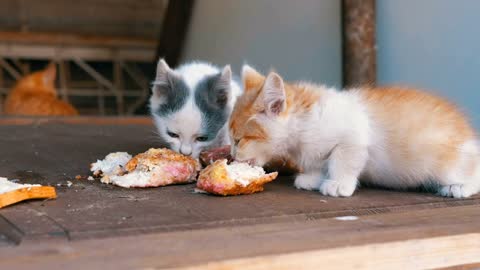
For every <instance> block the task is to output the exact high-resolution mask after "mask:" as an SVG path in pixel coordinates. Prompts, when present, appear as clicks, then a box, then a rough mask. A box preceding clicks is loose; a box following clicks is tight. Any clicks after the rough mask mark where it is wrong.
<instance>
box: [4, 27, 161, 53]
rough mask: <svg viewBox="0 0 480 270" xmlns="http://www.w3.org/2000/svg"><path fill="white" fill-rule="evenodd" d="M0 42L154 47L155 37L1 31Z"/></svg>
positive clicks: (155, 43)
mask: <svg viewBox="0 0 480 270" xmlns="http://www.w3.org/2000/svg"><path fill="white" fill-rule="evenodd" d="M0 43H8V44H11V43H13V44H39V45H56V46H85V47H109V48H144V49H154V48H155V46H156V45H157V41H156V40H154V39H146V38H137V37H127V36H124V37H122V36H98V35H86V34H83V35H82V34H71V33H46V32H14V31H0Z"/></svg>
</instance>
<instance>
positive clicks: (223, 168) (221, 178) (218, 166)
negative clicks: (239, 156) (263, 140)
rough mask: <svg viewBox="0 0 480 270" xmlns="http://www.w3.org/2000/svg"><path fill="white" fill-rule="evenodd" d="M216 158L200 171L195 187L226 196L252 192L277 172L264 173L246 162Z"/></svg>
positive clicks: (260, 189)
mask: <svg viewBox="0 0 480 270" xmlns="http://www.w3.org/2000/svg"><path fill="white" fill-rule="evenodd" d="M227 162H228V161H227V160H226V159H222V160H217V161H215V162H214V163H212V164H211V165H209V166H207V167H206V168H205V169H203V170H202V171H201V172H200V176H199V177H198V180H197V189H199V190H201V191H205V192H208V193H212V194H216V195H222V196H228V195H241V194H252V193H255V192H260V191H263V186H264V185H265V184H266V183H268V182H271V181H273V180H274V179H275V178H276V177H277V175H278V173H277V172H273V173H269V174H265V171H264V170H263V168H261V167H256V166H250V165H249V164H247V163H239V162H233V163H231V164H230V165H229V164H227Z"/></svg>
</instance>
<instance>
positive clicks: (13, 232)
mask: <svg viewBox="0 0 480 270" xmlns="http://www.w3.org/2000/svg"><path fill="white" fill-rule="evenodd" d="M22 237H23V232H22V231H21V230H20V229H19V228H18V227H17V226H15V224H13V223H12V222H10V221H9V220H8V219H6V218H5V217H4V216H2V215H0V246H2V245H4V244H15V245H18V244H20V242H21V241H22Z"/></svg>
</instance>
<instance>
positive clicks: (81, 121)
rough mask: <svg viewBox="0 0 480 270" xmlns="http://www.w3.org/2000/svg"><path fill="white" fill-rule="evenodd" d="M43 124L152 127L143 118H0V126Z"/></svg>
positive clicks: (147, 120)
mask: <svg viewBox="0 0 480 270" xmlns="http://www.w3.org/2000/svg"><path fill="white" fill-rule="evenodd" d="M45 124H71V125H93V126H96V125H146V126H151V125H152V119H151V118H150V117H145V116H131V117H104V116H98V117H95V116H92V117H86V116H78V117H65V118H62V117H58V118H48V117H33V118H32V117H3V118H0V125H6V126H17V125H35V126H38V125H45Z"/></svg>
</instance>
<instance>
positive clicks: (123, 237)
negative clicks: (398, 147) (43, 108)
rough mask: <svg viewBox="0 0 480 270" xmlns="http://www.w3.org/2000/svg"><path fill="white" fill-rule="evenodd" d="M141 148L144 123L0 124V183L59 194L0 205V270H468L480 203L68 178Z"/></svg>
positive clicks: (476, 257) (148, 135)
mask: <svg viewBox="0 0 480 270" xmlns="http://www.w3.org/2000/svg"><path fill="white" fill-rule="evenodd" d="M150 147H158V141H157V138H156V135H155V133H154V128H153V126H152V125H151V122H150V120H149V119H148V118H65V119H30V118H15V119H11V118H0V177H7V178H9V179H20V180H21V181H22V182H24V183H40V184H44V185H52V186H56V188H57V193H58V198H57V199H56V200H50V201H29V202H22V203H19V204H16V205H12V206H10V207H7V208H4V209H0V269H32V268H33V269H57V268H58V266H64V267H65V269H66V268H68V269H96V268H102V269H155V268H176V267H193V268H192V269H199V268H205V269H225V268H226V269H238V268H243V269H273V268H275V269H291V268H295V269H298V267H299V266H303V267H305V268H313V269H316V268H317V267H319V266H323V267H327V268H329V269H335V268H338V269H343V268H352V267H354V268H358V269H371V268H373V267H377V268H384V267H387V268H388V269H397V268H398V269H414V268H439V267H451V266H459V265H463V266H462V269H473V268H475V267H479V265H478V264H475V263H480V205H479V204H480V197H479V196H475V197H473V198H469V199H464V200H457V199H450V198H442V197H437V196H434V195H432V194H428V193H421V192H398V191H391V190H380V189H367V188H361V189H359V190H358V191H357V192H356V193H355V195H354V196H353V197H351V198H330V197H325V196H322V195H320V194H319V193H318V192H311V191H301V190H296V189H295V188H293V186H292V182H293V179H292V177H288V176H282V177H280V178H279V179H278V180H276V181H274V182H272V183H271V184H268V185H267V186H266V190H265V192H262V193H258V194H254V195H248V196H237V197H216V196H209V195H205V194H195V193H193V188H194V185H193V184H189V185H176V186H169V187H162V188H149V189H124V188H120V187H114V186H110V185H105V184H101V183H99V182H97V181H88V180H86V179H82V180H76V179H75V176H76V175H81V176H87V175H88V174H89V164H90V163H91V162H93V161H95V160H96V159H99V158H103V157H104V156H105V155H106V154H108V153H110V152H114V151H127V152H129V153H131V154H136V153H139V152H143V151H145V150H147V149H148V148H150ZM68 181H70V182H71V183H72V185H71V186H68ZM345 216H353V217H350V218H341V217H345ZM339 217H340V218H339Z"/></svg>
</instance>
